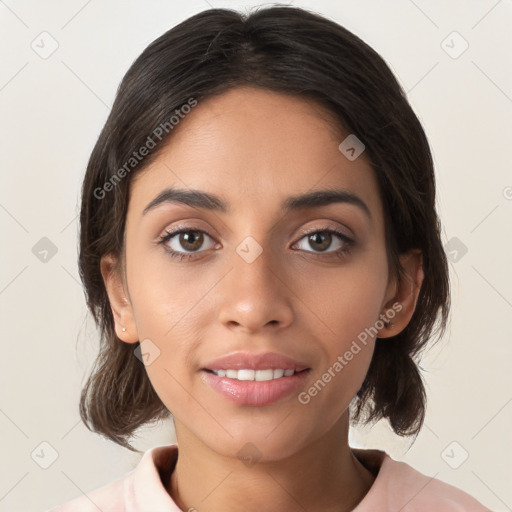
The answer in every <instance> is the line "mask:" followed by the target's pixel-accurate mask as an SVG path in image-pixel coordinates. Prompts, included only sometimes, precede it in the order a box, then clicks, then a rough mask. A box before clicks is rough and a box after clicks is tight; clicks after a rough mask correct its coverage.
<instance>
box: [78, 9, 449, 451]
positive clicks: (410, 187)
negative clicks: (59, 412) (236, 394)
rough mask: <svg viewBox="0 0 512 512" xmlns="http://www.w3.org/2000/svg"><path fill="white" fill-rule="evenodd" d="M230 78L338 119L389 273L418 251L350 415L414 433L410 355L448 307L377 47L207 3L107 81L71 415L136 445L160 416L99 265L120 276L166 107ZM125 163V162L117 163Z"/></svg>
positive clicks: (417, 135) (419, 395)
mask: <svg viewBox="0 0 512 512" xmlns="http://www.w3.org/2000/svg"><path fill="white" fill-rule="evenodd" d="M241 85H251V86H255V87H261V88H265V89H268V90H273V91H278V92H281V93H285V94H289V95H294V96H298V97H303V98H305V99H306V98H307V99H313V100H315V101H316V102H317V103H318V104H319V105H322V106H324V107H326V108H327V109H328V110H329V112H331V113H332V114H333V115H334V118H335V119H337V120H338V122H339V126H340V127H342V128H343V129H344V130H346V132H347V133H352V134H355V135H356V136H357V137H358V138H359V139H360V140H361V141H363V143H364V144H365V147H366V149H365V157H366V158H368V160H369V162H370V163H371V166H372V168H373V169H374V172H375V174H376V177H377V180H378V184H379V189H380V194H381V198H382V201H383V206H384V216H385V231H386V249H387V253H388V261H389V265H390V269H391V270H392V272H394V273H395V275H397V276H398V277H399V278H400V279H401V278H403V275H402V273H403V271H402V269H401V267H400V265H399V261H398V256H399V254H401V253H404V252H406V251H408V250H409V249H413V248H417V249H420V250H421V252H422V255H423V270H424V275H425V277H424V280H423V283H422V286H421V289H420V293H419V297H418V301H417V306H416V310H415V312H414V314H413V316H412V318H411V321H410V322H409V324H408V325H407V327H406V328H405V329H404V330H403V331H402V332H401V333H399V334H398V335H396V336H394V337H393V338H391V339H386V340H380V339H377V340H376V345H375V352H374V355H373V358H372V361H371V364H370V368H369V370H368V374H367V376H366V379H365V380H364V382H363V384H362V387H361V388H360V390H359V391H358V393H357V396H356V397H355V400H354V402H353V404H352V405H353V406H354V414H353V415H352V418H351V419H352V421H353V422H356V421H361V420H364V422H366V423H368V422H370V421H376V420H378V419H380V418H387V420H388V421H389V422H390V425H391V427H392V428H393V430H394V431H395V432H396V433H397V434H399V435H413V434H417V433H418V432H419V431H420V429H421V426H422V424H423V420H424V416H425V407H426V397H425V389H424V385H423V382H422V378H421V375H420V372H419V369H418V363H417V361H416V360H417V356H418V355H419V354H420V353H421V352H422V351H423V349H424V348H425V346H426V345H427V342H429V341H430V340H432V339H433V337H434V334H436V333H438V334H442V333H443V332H444V330H445V328H446V323H447V318H448V312H449V307H450V306H449V278H448V267H447V260H446V256H445V253H444V250H443V247H442V243H441V239H440V223H439V219H438V216H437V213H436V210H435V178H434V169H433V161H432V156H431V153H430V148H429V144H428V142H427V139H426V136H425V133H424V131H423V129H422V126H421V124H420V122H419V120H418V118H417V117H416V115H415V114H414V112H413V110H412V108H411V107H410V105H409V103H408V101H407V99H406V96H405V93H404V91H403V89H402V88H401V86H400V85H399V83H398V82H397V80H396V78H395V77H394V75H393V73H392V72H391V70H390V69H389V67H388V66H387V65H386V63H385V62H384V60H383V59H382V58H381V57H380V56H379V54H378V53H376V52H375V51H374V50H373V49H372V48H370V47H369V46H368V45H367V44H366V43H364V42H363V41H362V40H361V39H359V38H358V37H357V36H355V35H354V34H352V33H351V32H349V31H348V30H346V29H345V28H343V27H342V26H340V25H339V24H337V23H335V22H333V21H331V20H328V19H326V18H325V17H322V16H320V15H318V14H316V13H312V12H310V11H306V10H304V9H299V8H293V7H285V6H279V7H270V8H262V9H259V10H256V11H254V12H252V13H250V14H249V15H244V14H241V13H238V12H236V11H233V10H229V9H210V10H207V11H203V12H201V13H199V14H197V15H195V16H192V17H191V18H189V19H187V20H185V21H183V22H182V23H180V24H179V25H177V26H176V27H174V28H172V29H171V30H169V31H168V32H166V33H165V34H163V35H162V36H161V37H159V38H158V39H156V40H155V41H154V42H153V43H151V44H150V45H149V46H148V47H147V48H146V49H145V50H144V52H143V53H142V54H141V55H140V56H139V57H138V58H137V59H136V61H135V62H134V63H133V64H132V66H131V67H130V69H129V70H128V72H127V73H126V75H125V77H124V78H123V80H122V82H121V84H120V86H119V89H118V92H117V96H116V99H115V101H114V104H113V107H112V111H111V112H110V115H109V117H108V119H107V121H106V123H105V126H104V128H103V130H102V132H101V134H100V136H99V138H98V141H97V142H96V145H95V147H94V149H93V151H92V154H91V157H90V160H89V163H88V166H87V171H86V174H85V178H84V181H83V187H82V204H81V214H80V252H79V271H80V277H81V279H82V282H83V285H84V289H85V294H86V299H87V305H88V308H89V310H90V311H91V313H92V315H93V317H94V320H95V322H96V324H97V325H98V326H99V328H100V333H101V341H100V351H99V355H98V357H97V359H96V361H95V365H94V368H93V370H92V372H91V375H90V376H89V378H88V380H87V382H86V384H85V386H84V388H83V390H82V394H81V399H80V415H81V417H82V420H83V421H84V423H85V424H86V426H87V427H88V428H89V429H90V430H93V431H95V432H98V433H100V434H102V435H104V436H106V437H107V438H110V439H112V440H113V441H115V442H116V443H118V444H120V445H122V446H125V447H126V448H129V449H131V450H134V449H133V447H132V446H131V445H130V444H129V443H128V440H129V438H130V437H131V436H133V435H134V432H135V431H136V429H137V428H138V427H140V426H142V425H144V424H146V423H149V422H152V421H157V420H160V419H164V418H166V417H168V416H169V414H170V412H169V411H168V410H167V408H166V407H165V405H164V404H163V403H162V401H161V400H160V398H159V397H158V395H157V394H156V392H155V390H154V389H153V387H152V385H151V383H150V381H149V379H148V377H147V374H146V370H145V367H144V365H143V364H142V363H141V361H140V360H139V359H138V358H137V357H135V356H134V347H136V346H137V345H138V344H137V345H133V344H127V343H124V342H122V341H121V340H119V338H118V337H117V336H116V333H115V330H114V319H113V315H112V310H111V307H110V303H109V300H108V296H107V293H106V289H105V286H104V282H103V278H102V275H101V272H100V259H101V257H102V256H103V255H106V254H113V255H115V256H117V257H118V258H119V262H120V264H119V266H118V269H117V270H118V271H119V272H124V270H123V261H124V243H123V241H124V228H125V220H126V213H127V207H128V201H129V185H130V182H131V180H133V178H134V176H136V175H137V173H138V172H140V171H141V170H143V169H144V168H145V167H146V166H147V165H148V164H149V163H150V162H152V161H153V160H154V158H155V157H156V155H158V152H159V150H160V149H161V148H162V147H163V146H164V145H165V144H164V142H165V140H166V139H167V138H168V137H171V136H172V129H171V128H170V123H169V119H170V118H171V117H172V116H173V115H176V113H177V112H176V111H177V109H178V111H180V110H179V109H180V108H182V107H183V105H186V104H187V103H188V104H190V101H191V98H192V99H193V100H194V101H198V102H200V101H201V100H202V99H205V98H208V97H211V96H214V95H217V94H222V93H223V92H226V91H227V90H229V89H231V88H234V87H237V86H241ZM165 123H167V124H165ZM162 126H167V127H168V128H169V129H166V130H165V133H164V136H163V137H162V140H161V141H158V144H157V145H156V147H155V148H154V149H151V150H150V151H149V153H148V154H147V156H145V157H144V159H142V160H141V161H140V162H139V161H137V162H136V164H135V163H134V161H131V160H130V159H131V158H133V154H134V151H136V150H138V149H139V148H141V147H142V146H144V145H146V146H147V145H148V143H147V141H148V137H149V136H151V135H152V134H154V133H155V130H158V127H160V132H162V128H161V127H162ZM340 142H341V141H340ZM129 161H130V162H131V164H134V165H131V164H130V166H129V167H128V166H127V165H126V164H127V162H129ZM123 168H124V169H125V172H120V170H121V169H123ZM107 183H109V184H110V185H107V186H106V184H107Z"/></svg>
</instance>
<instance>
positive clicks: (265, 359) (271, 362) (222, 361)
mask: <svg viewBox="0 0 512 512" xmlns="http://www.w3.org/2000/svg"><path fill="white" fill-rule="evenodd" d="M308 368H309V367H308V366H307V365H306V364H304V363H302V362H299V361H295V360H294V359H292V358H290V357H288V356H285V355H283V354H279V353H278V352H263V353H260V354H253V353H250V352H236V353H234V354H230V355H227V356H223V357H220V358H218V359H215V360H213V361H210V362H208V363H207V364H206V365H205V366H204V367H203V370H241V369H248V370H266V369H272V370H276V369H283V370H289V369H291V370H295V371H296V372H300V371H302V370H306V369H308Z"/></svg>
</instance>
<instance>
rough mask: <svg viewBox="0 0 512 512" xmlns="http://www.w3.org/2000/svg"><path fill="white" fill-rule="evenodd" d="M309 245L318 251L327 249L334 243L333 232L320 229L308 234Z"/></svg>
mask: <svg viewBox="0 0 512 512" xmlns="http://www.w3.org/2000/svg"><path fill="white" fill-rule="evenodd" d="M308 242H309V245H310V246H311V247H312V248H313V249H315V250H317V251H325V250H326V249H328V248H329V246H330V245H331V243H332V234H331V233H329V232H327V231H319V232H318V233H313V234H312V235H308Z"/></svg>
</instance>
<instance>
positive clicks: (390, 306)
mask: <svg viewBox="0 0 512 512" xmlns="http://www.w3.org/2000/svg"><path fill="white" fill-rule="evenodd" d="M400 265H401V267H402V269H403V272H402V273H401V275H400V278H399V280H398V282H397V284H396V291H395V295H394V297H393V298H392V299H391V300H389V301H388V302H387V303H386V304H385V307H384V311H383V312H382V314H383V315H384V316H385V317H386V319H387V320H388V321H387V322H386V320H384V327H383V328H382V329H379V333H378V335H377V337H378V338H390V337H392V336H396V335H397V334H399V333H400V332H402V331H403V330H404V329H405V328H406V327H407V325H408V324H409V322H410V320H411V318H412V315H413V314H414V311H415V310H416V304H417V302H418V296H419V292H420V289H421V285H422V283H423V278H424V273H423V257H422V254H421V251H420V250H418V249H413V250H411V251H409V252H407V253H405V254H402V255H400ZM381 318H382V315H381Z"/></svg>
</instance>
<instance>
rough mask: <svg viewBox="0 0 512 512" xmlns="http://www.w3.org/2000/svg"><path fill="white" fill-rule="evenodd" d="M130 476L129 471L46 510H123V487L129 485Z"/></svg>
mask: <svg viewBox="0 0 512 512" xmlns="http://www.w3.org/2000/svg"><path fill="white" fill-rule="evenodd" d="M130 477H131V472H130V473H127V474H126V475H124V476H123V477H121V478H119V479H117V480H114V481H113V482H110V483H108V484H106V485H104V486H102V487H99V488H98V489H95V490H93V491H89V492H88V493H87V494H83V495H82V496H79V497H77V498H74V499H72V500H70V501H68V502H66V503H64V504H62V505H59V506H58V507H56V508H52V509H51V510H47V511H46V512H76V511H77V510H80V512H98V510H101V511H102V512H124V511H125V488H126V487H128V486H129V481H130Z"/></svg>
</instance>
